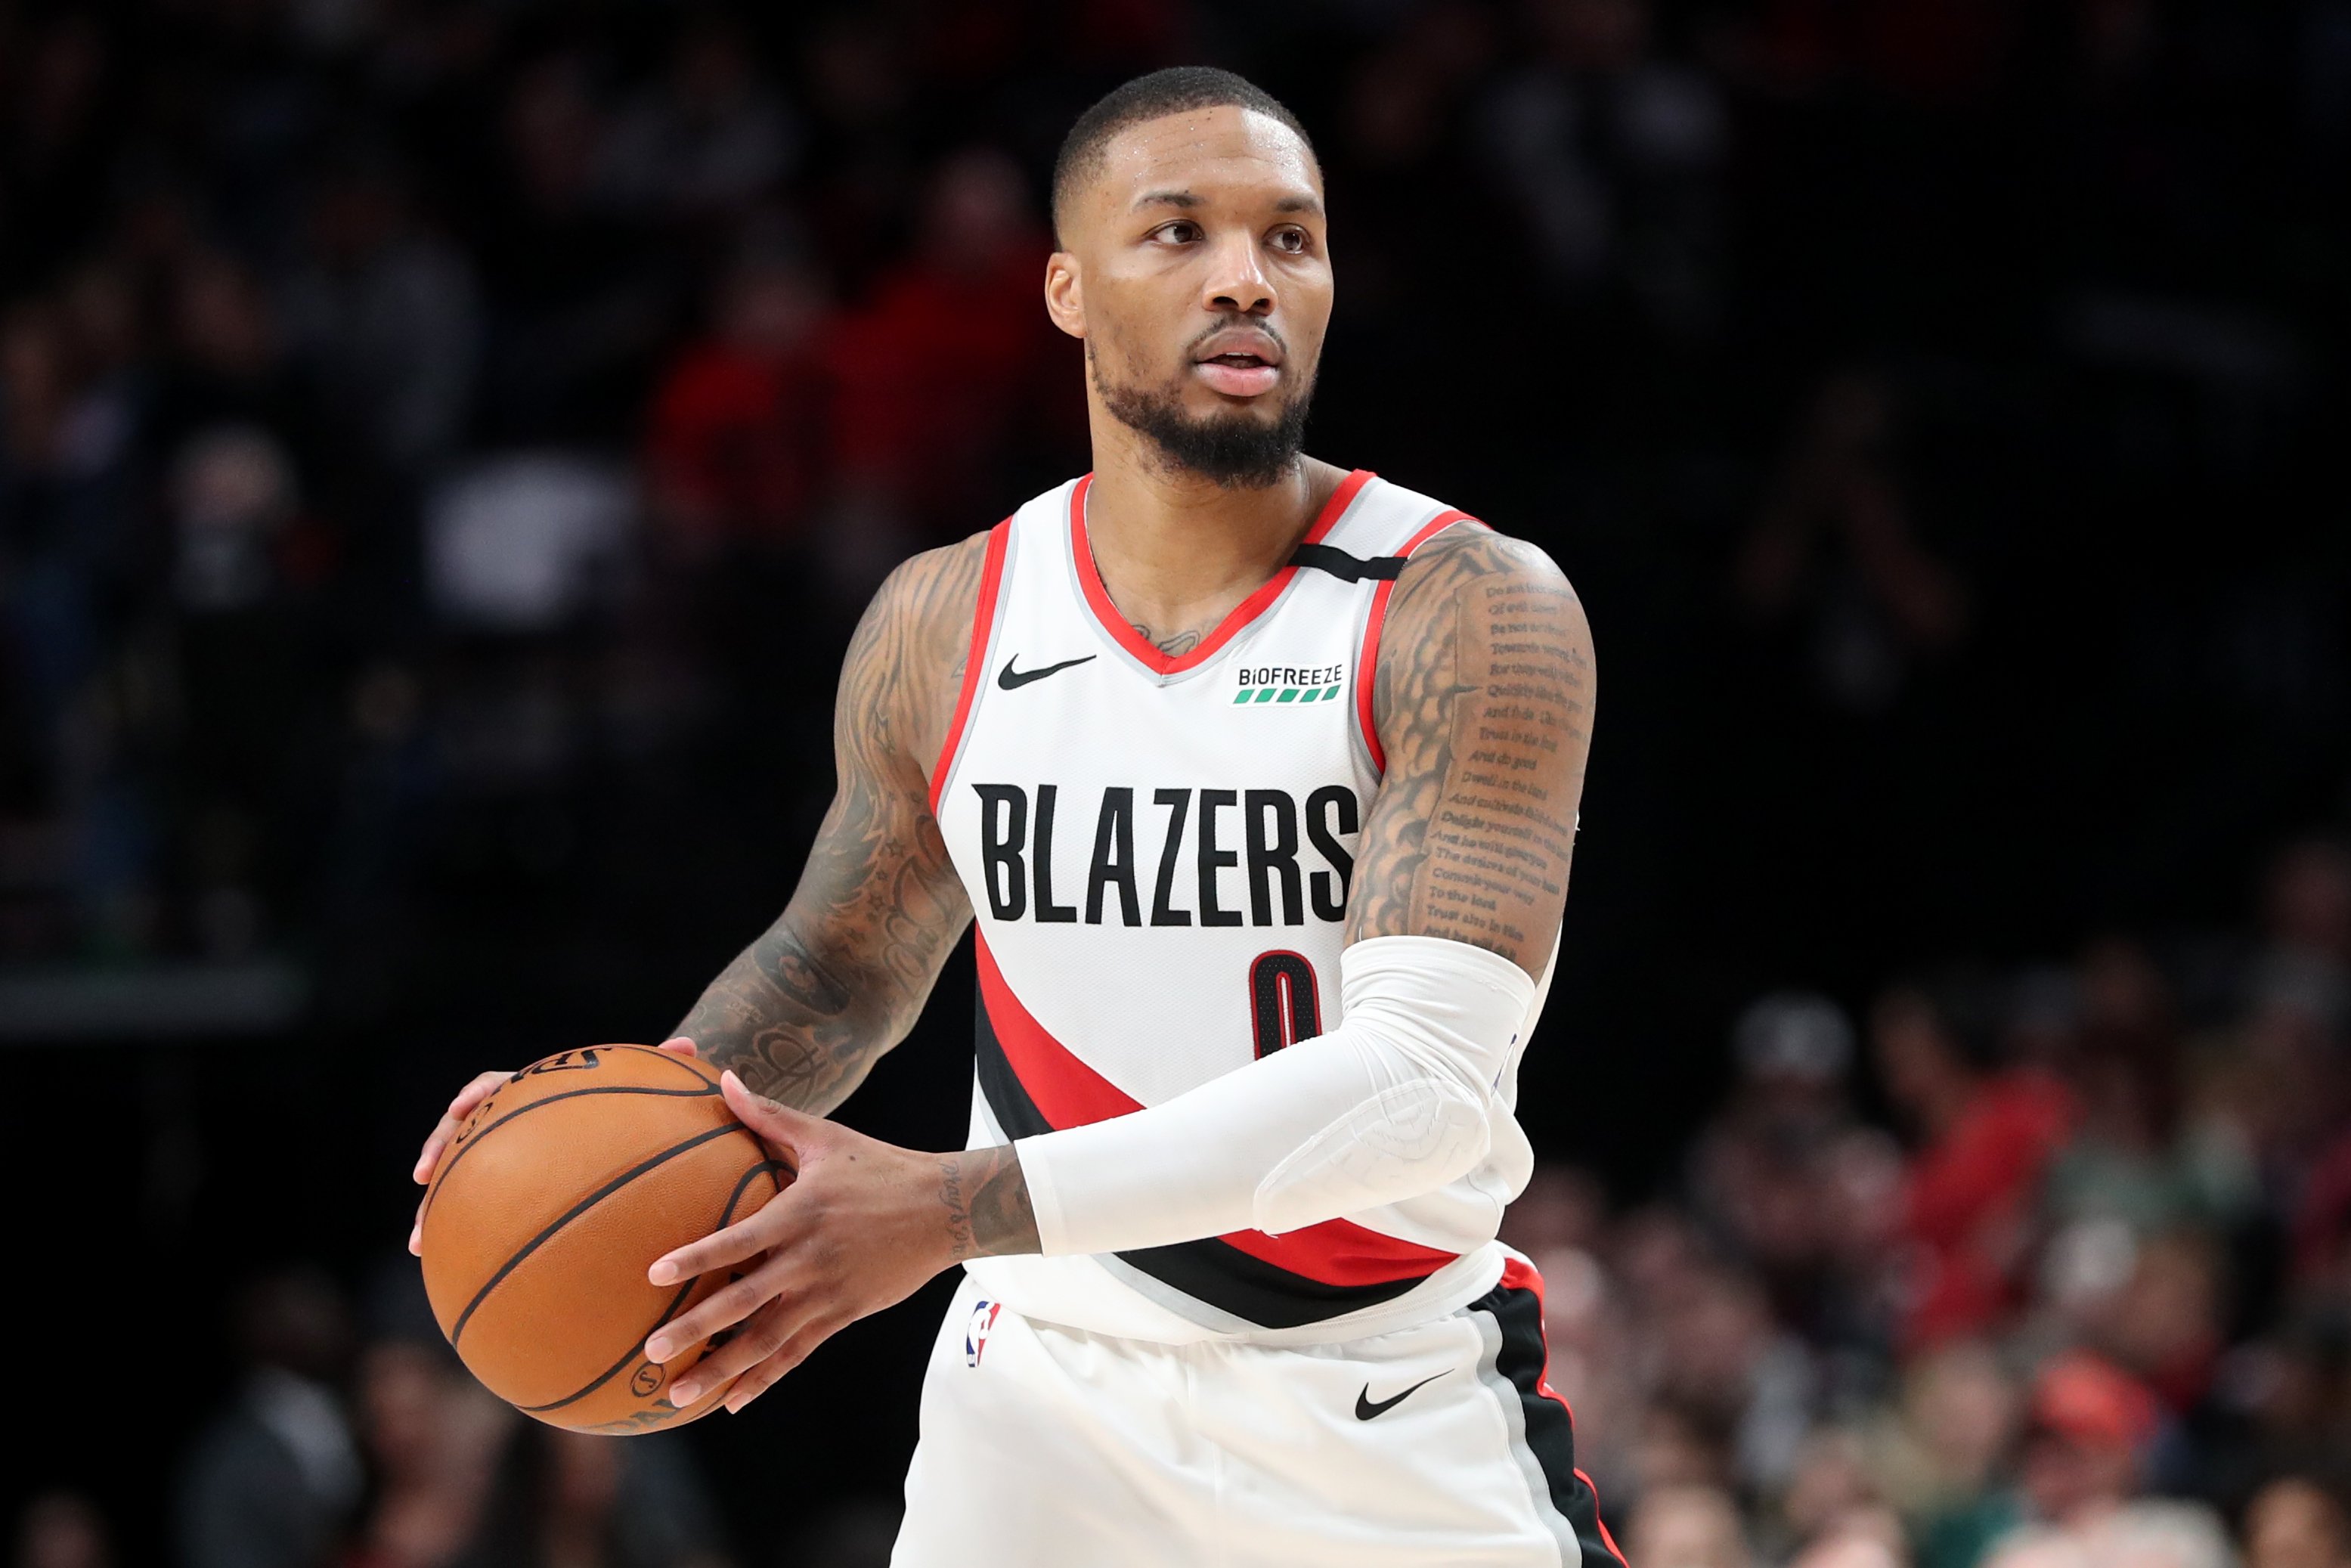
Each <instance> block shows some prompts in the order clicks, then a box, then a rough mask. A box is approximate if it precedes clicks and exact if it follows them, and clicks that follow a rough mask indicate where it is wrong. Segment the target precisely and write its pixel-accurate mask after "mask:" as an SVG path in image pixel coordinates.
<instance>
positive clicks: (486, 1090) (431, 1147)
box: [408, 1035, 695, 1257]
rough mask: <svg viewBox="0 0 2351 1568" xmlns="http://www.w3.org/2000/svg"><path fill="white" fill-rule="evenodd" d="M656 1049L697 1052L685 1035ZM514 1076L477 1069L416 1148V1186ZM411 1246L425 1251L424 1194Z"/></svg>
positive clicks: (420, 1252) (429, 1177) (422, 1183)
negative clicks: (477, 1109)
mask: <svg viewBox="0 0 2351 1568" xmlns="http://www.w3.org/2000/svg"><path fill="white" fill-rule="evenodd" d="M654 1049H656V1050H659V1051H675V1052H676V1053H677V1054H678V1055H680V1056H692V1055H694V1054H695V1050H694V1041H692V1040H688V1039H686V1038H685V1037H684V1035H680V1036H678V1037H677V1038H676V1039H675V1040H664V1041H662V1042H661V1044H660V1045H659V1046H657V1047H655V1048H654ZM513 1076H514V1074H513V1073H512V1072H507V1071H497V1072H482V1073H476V1074H475V1077H474V1081H473V1082H470V1083H468V1084H466V1085H465V1087H464V1088H463V1089H460V1090H459V1091H457V1097H456V1098H455V1100H452V1101H450V1102H449V1109H448V1110H446V1111H444V1112H443V1113H442V1115H441V1120H440V1121H438V1122H436V1123H434V1126H433V1133H432V1135H431V1136H430V1137H428V1138H426V1139H425V1140H424V1147H423V1148H422V1149H420V1150H418V1151H417V1155H416V1168H415V1169H414V1170H413V1171H412V1172H410V1173H409V1174H410V1176H412V1177H413V1179H414V1181H415V1183H416V1185H417V1186H429V1185H430V1184H431V1183H432V1180H433V1173H434V1170H435V1169H436V1168H438V1167H439V1166H440V1164H441V1154H442V1151H443V1150H444V1149H446V1148H447V1147H448V1146H449V1140H450V1139H452V1138H454V1137H455V1136H456V1135H457V1129H458V1128H460V1127H462V1126H464V1125H465V1118H466V1117H468V1116H470V1115H472V1114H473V1113H474V1110H475V1107H476V1106H478V1105H480V1104H481V1103H482V1102H483V1101H485V1100H486V1099H488V1098H489V1097H490V1095H491V1092H493V1091H495V1090H496V1088H497V1086H498V1085H499V1084H501V1083H504V1082H506V1081H507V1079H509V1078H511V1077H513ZM408 1249H409V1250H410V1251H411V1252H413V1253H415V1254H417V1255H418V1256H419V1257H422V1256H423V1253H424V1201H423V1199H422V1198H419V1199H418V1200H417V1204H416V1222H415V1223H414V1224H413V1225H412V1226H410V1227H409V1230H408Z"/></svg>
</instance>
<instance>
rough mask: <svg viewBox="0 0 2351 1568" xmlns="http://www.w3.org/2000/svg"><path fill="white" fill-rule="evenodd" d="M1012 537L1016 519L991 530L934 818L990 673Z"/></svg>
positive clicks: (937, 773) (936, 775)
mask: <svg viewBox="0 0 2351 1568" xmlns="http://www.w3.org/2000/svg"><path fill="white" fill-rule="evenodd" d="M1011 537H1012V519H1011V518H1010V517H1007V518H1005V519H1004V520H1003V521H1002V522H1000V523H998V524H997V525H996V526H995V527H994V528H990V529H988V530H987V564H986V565H985V566H983V567H981V568H980V571H979V604H978V607H977V608H976V609H975V610H974V611H973V612H972V615H971V651H970V652H969V653H966V654H965V655H964V658H963V691H962V692H961V694H960V695H957V696H956V708H955V717H953V718H951V719H949V720H948V721H947V737H946V741H945V742H943V743H942V744H941V745H940V747H939V760H938V763H937V765H936V766H935V767H934V768H932V769H931V815H932V816H934V817H935V816H937V815H938V814H939V798H940V794H941V792H942V791H943V790H945V789H946V787H947V774H948V773H949V772H950V771H951V770H952V769H953V768H954V767H955V755H956V747H957V746H959V745H961V744H962V743H963V730H964V725H965V724H966V723H967V721H968V720H969V719H970V717H971V705H972V701H973V699H974V698H976V697H977V696H978V695H979V683H980V681H981V679H982V678H983V677H984V676H986V674H987V671H986V670H985V669H983V668H982V667H981V666H982V665H984V664H987V634H988V632H990V631H991V630H993V629H994V627H995V625H996V601H997V599H998V590H999V589H1000V588H1001V587H1002V586H1003V583H1004V547H1005V543H1006V541H1007V540H1008V539H1009V538H1011Z"/></svg>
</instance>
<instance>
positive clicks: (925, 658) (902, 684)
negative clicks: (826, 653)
mask: <svg viewBox="0 0 2351 1568" xmlns="http://www.w3.org/2000/svg"><path fill="white" fill-rule="evenodd" d="M986 569H987V534H985V533H977V534H974V535H972V536H971V537H970V538H965V539H959V540H957V541H956V543H954V544H951V545H942V546H940V547H939V548H938V549H927V550H925V551H923V552H922V553H921V554H919V555H915V556H911V557H909V558H907V559H905V560H904V561H901V562H900V563H899V564H898V566H897V567H896V568H895V569H894V570H893V571H892V572H891V573H890V575H889V577H888V578H887V579H885V580H883V584H882V586H881V588H880V589H879V590H878V591H876V592H875V593H874V595H873V600H872V603H870V604H868V605H867V606H866V609H865V614H864V617H863V619H862V620H861V621H859V622H858V624H857V632H856V635H855V636H853V637H852V639H851V640H850V644H849V655H848V657H847V659H846V660H844V661H843V664H842V667H841V692H840V698H839V703H838V709H837V713H836V717H835V727H836V730H837V731H838V732H840V738H841V743H842V744H843V745H844V746H848V745H851V744H852V742H853V740H855V739H862V740H863V741H864V742H865V743H866V744H868V745H869V746H871V745H881V746H886V747H888V749H889V750H890V752H892V753H893V756H894V759H895V760H897V761H899V762H901V763H902V764H911V765H912V766H914V767H915V768H921V769H927V768H929V767H930V764H931V762H932V759H933V758H934V757H935V754H936V752H937V750H938V747H939V746H940V744H941V743H942V742H943V741H944V739H945V737H946V728H947V725H948V722H949V721H950V719H951V718H952V716H953V715H954V712H955V703H956V693H957V691H958V689H959V687H960V685H961V683H962V680H963V666H964V660H965V657H966V655H967V652H968V650H969V648H970V645H971V625H972V618H973V616H974V615H976V614H977V612H978V609H979V584H980V578H981V576H982V574H983V573H984V572H985V570H986ZM852 729H853V730H855V731H857V732H860V733H859V734H858V735H856V736H854V737H853V736H852V733H851V732H852Z"/></svg>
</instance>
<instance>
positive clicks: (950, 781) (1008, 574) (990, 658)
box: [933, 515, 1020, 816]
mask: <svg viewBox="0 0 2351 1568" xmlns="http://www.w3.org/2000/svg"><path fill="white" fill-rule="evenodd" d="M1019 554H1020V521H1019V517H1018V516H1017V515H1016V516H1015V517H1013V518H1012V520H1011V521H1010V523H1009V524H1008V526H1007V527H1006V528H1005V530H1004V566H1003V568H1002V570H999V571H998V574H997V578H996V609H995V613H994V614H992V615H990V616H989V617H988V622H987V646H986V647H984V648H982V649H980V650H979V680H978V683H977V685H974V686H973V687H972V688H971V707H970V709H969V710H968V711H967V712H966V713H965V715H964V716H963V728H961V729H960V730H958V731H956V737H955V754H954V755H953V756H952V757H949V758H947V767H946V777H945V778H943V779H940V780H939V810H938V812H934V813H933V815H934V816H936V815H938V814H939V813H941V812H944V811H946V809H947V791H948V790H950V789H954V788H955V780H956V773H957V772H959V771H961V769H962V768H963V755H964V753H965V752H967V751H969V750H970V749H971V732H972V731H973V730H974V729H975V728H977V727H978V725H979V710H980V708H981V706H983V705H984V704H986V703H987V688H988V686H989V685H991V684H992V683H991V682H990V681H989V679H988V674H987V672H988V671H989V670H990V669H992V668H994V667H995V664H996V644H997V643H998V642H999V641H1001V640H1002V638H1003V636H1004V622H1006V621H1007V620H1008V616H1006V614H1005V613H1004V612H1005V609H1006V608H1007V607H1008V605H1010V604H1011V602H1012V567H1013V563H1014V562H1015V561H1016V560H1017V559H1019ZM972 613H973V614H975V615H977V613H978V610H977V607H975V608H974V610H973V612H972ZM970 646H971V640H970V639H969V638H968V637H967V638H965V640H964V647H965V648H966V649H967V650H968V649H969V648H970ZM967 656H968V653H967Z"/></svg>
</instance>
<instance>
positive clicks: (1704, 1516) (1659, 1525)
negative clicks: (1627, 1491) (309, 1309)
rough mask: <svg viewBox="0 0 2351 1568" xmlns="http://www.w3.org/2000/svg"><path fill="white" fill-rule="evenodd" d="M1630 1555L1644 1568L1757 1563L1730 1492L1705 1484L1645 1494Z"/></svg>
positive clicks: (1734, 1567)
mask: <svg viewBox="0 0 2351 1568" xmlns="http://www.w3.org/2000/svg"><path fill="white" fill-rule="evenodd" d="M1625 1561H1627V1562H1629V1563H1640V1564H1641V1568H1750V1564H1751V1563H1753V1562H1754V1558H1753V1556H1752V1554H1751V1553H1750V1551H1749V1549H1748V1545H1747V1538H1746V1535H1745V1533H1744V1531H1742V1530H1741V1528H1740V1522H1739V1510H1738V1507H1737V1505H1735V1504H1734V1503H1733V1502H1732V1501H1731V1500H1730V1496H1729V1493H1727V1492H1724V1491H1722V1490H1720V1489H1719V1488H1715V1487H1704V1486H1675V1487H1665V1488H1661V1489H1659V1490H1656V1491H1654V1492H1651V1493H1649V1494H1648V1495H1647V1496H1646V1497H1644V1498H1642V1500H1641V1506H1640V1510H1639V1511H1638V1512H1636V1513H1635V1515H1634V1516H1633V1525H1632V1529H1631V1531H1629V1532H1628V1533H1627V1534H1626V1536H1625Z"/></svg>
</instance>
